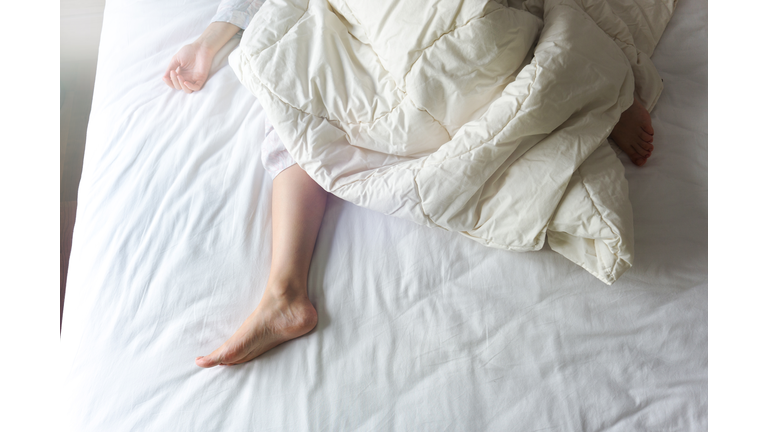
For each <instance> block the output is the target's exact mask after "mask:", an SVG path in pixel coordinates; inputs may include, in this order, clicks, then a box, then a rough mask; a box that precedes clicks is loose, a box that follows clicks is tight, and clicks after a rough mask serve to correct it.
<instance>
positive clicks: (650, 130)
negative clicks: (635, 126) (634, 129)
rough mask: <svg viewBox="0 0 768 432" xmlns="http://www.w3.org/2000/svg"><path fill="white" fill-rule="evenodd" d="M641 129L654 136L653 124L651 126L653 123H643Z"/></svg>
mask: <svg viewBox="0 0 768 432" xmlns="http://www.w3.org/2000/svg"><path fill="white" fill-rule="evenodd" d="M640 128H641V129H643V132H645V133H647V134H648V135H651V136H653V126H651V123H650V122H648V123H643V124H642V125H641V126H640Z"/></svg>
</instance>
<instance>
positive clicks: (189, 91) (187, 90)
mask: <svg viewBox="0 0 768 432" xmlns="http://www.w3.org/2000/svg"><path fill="white" fill-rule="evenodd" d="M179 84H180V85H181V89H182V90H184V93H186V94H190V93H192V90H190V89H189V87H187V86H185V85H184V81H182V78H181V77H179Z"/></svg>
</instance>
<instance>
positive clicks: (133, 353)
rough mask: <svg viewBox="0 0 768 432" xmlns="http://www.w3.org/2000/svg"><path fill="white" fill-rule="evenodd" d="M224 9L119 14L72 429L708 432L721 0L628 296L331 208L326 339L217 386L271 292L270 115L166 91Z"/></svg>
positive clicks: (106, 28) (231, 84) (447, 236)
mask: <svg viewBox="0 0 768 432" xmlns="http://www.w3.org/2000/svg"><path fill="white" fill-rule="evenodd" d="M217 4H218V1H216V0H193V1H173V0H170V1H163V2H129V1H117V0H116V1H108V2H107V5H106V9H105V12H104V25H103V30H102V35H101V42H100V47H99V59H98V66H97V77H96V84H95V89H94V98H93V105H92V109H91V117H90V121H89V125H88V134H87V141H86V151H85V160H84V164H83V174H82V179H81V183H80V189H79V193H78V211H77V213H78V214H77V222H76V224H75V228H74V234H73V242H72V254H71V258H70V268H69V273H68V281H67V296H66V300H65V306H64V307H65V310H66V313H65V318H64V320H63V324H62V335H61V345H62V353H63V355H62V362H61V368H62V371H61V375H62V376H63V377H64V393H65V397H64V401H65V403H66V404H67V407H66V409H65V412H66V418H65V419H64V420H65V421H64V423H65V425H66V427H67V428H68V429H70V430H77V431H91V430H93V431H104V430H109V431H120V430H162V431H176V430H178V431H189V430H200V431H214V430H215V431H230V430H291V431H294V430H295V431H298V430H330V431H336V430H391V431H408V430H419V431H421V430H441V431H442V430H504V431H507V430H520V431H535V430H553V431H554V430H562V431H572V430H584V431H597V430H601V431H628V430H637V431H648V430H659V431H661V430H664V431H699V430H706V428H707V400H708V398H707V370H708V364H707V359H708V357H707V347H708V345H707V283H708V276H707V3H706V2H705V1H703V0H681V1H680V2H679V4H678V6H677V10H676V12H675V14H674V15H673V17H672V20H671V22H670V23H669V26H668V27H667V29H666V31H665V33H664V35H663V37H662V39H661V41H660V43H659V45H658V47H657V49H656V51H655V53H654V55H653V57H652V59H653V61H654V63H655V64H656V66H657V68H658V70H659V73H660V75H661V77H662V78H663V80H664V86H665V89H664V92H663V93H662V95H661V98H660V99H659V101H658V103H657V105H656V107H655V109H654V111H653V112H652V118H653V122H654V128H655V131H656V133H655V142H654V145H655V147H656V151H654V155H653V157H652V158H651V159H650V160H649V161H648V163H647V164H646V166H644V167H642V168H636V167H634V166H633V165H632V164H631V163H630V162H629V160H628V159H627V158H626V157H625V156H624V155H623V154H622V155H620V158H621V160H622V162H623V164H624V166H625V169H626V177H627V180H628V182H629V191H630V199H631V202H632V207H633V214H634V237H635V262H634V265H633V267H632V268H631V269H630V270H628V271H627V272H626V273H625V274H624V275H623V276H622V277H621V279H619V280H618V281H617V282H615V283H614V284H613V285H612V286H610V287H609V286H606V285H605V284H603V283H602V282H600V281H599V280H597V279H596V278H594V277H593V276H592V275H590V274H589V273H587V272H585V271H584V270H583V269H581V268H580V267H578V266H577V265H576V264H573V263H571V262H570V261H567V260H565V259H564V258H563V257H562V256H560V255H558V254H556V253H555V252H553V251H551V250H548V248H547V247H546V246H545V247H544V249H543V250H541V251H538V252H527V253H515V252H509V251H503V250H496V249H491V248H487V247H484V246H483V245H481V244H478V243H476V242H473V241H471V240H469V239H467V238H464V237H462V236H460V235H457V234H455V233H450V232H446V231H442V230H439V229H434V228H428V227H424V226H420V225H417V224H414V223H412V222H409V221H406V220H402V219H397V218H393V217H389V216H386V215H383V214H379V213H376V212H374V211H371V210H366V209H363V208H360V207H356V206H354V205H352V204H350V203H347V202H344V201H342V200H340V199H338V198H335V197H330V198H329V201H328V207H327V210H326V214H325V217H324V219H323V224H322V227H321V230H320V234H319V237H318V241H317V245H316V247H315V254H314V258H313V262H312V267H311V270H310V276H309V296H310V299H311V301H312V302H313V304H314V305H315V307H316V308H317V310H318V315H319V321H318V325H317V327H316V328H315V329H314V330H313V331H311V332H310V333H309V334H307V335H305V336H303V337H301V338H299V339H297V340H294V341H291V342H289V343H286V344H283V345H281V346H279V347H277V348H275V349H273V350H271V351H269V352H268V353H266V354H264V355H263V356H261V357H259V358H258V359H256V360H255V361H252V362H250V363H247V364H244V365H239V366H234V367H217V368H213V369H201V368H198V367H197V366H195V364H194V359H195V357H197V356H199V355H204V354H207V353H209V352H211V351H212V350H213V349H215V348H216V347H218V346H219V345H220V344H221V343H222V342H223V341H224V340H225V339H227V338H228V337H229V336H230V335H231V333H232V332H233V331H234V330H235V329H237V327H238V326H239V325H240V324H241V322H242V321H243V319H244V318H245V317H246V316H248V315H249V314H250V312H251V311H252V310H253V308H254V307H255V305H256V304H257V303H258V300H259V298H260V296H261V293H262V291H263V289H264V283H265V282H266V278H267V274H268V269H269V259H270V257H269V251H270V242H271V233H270V232H271V230H270V227H271V222H270V210H271V206H270V201H271V180H270V177H269V176H268V175H267V174H266V173H265V171H264V169H263V167H262V165H261V161H260V144H261V141H262V140H263V137H264V123H265V122H264V120H265V118H264V115H265V114H264V110H263V109H262V107H261V105H260V104H259V102H258V100H257V99H256V98H255V97H254V96H253V95H251V93H250V92H249V91H248V90H247V89H246V88H245V87H243V86H242V85H241V84H240V82H239V81H238V79H237V78H236V76H235V74H234V72H233V71H232V70H231V69H230V67H229V66H228V65H227V62H226V55H225V54H226V53H227V52H229V51H231V50H232V49H234V47H235V45H236V43H237V40H236V39H235V40H233V41H231V42H230V43H229V45H228V46H227V47H226V48H225V50H224V51H223V52H222V53H220V55H219V56H218V58H217V60H216V61H215V63H214V69H215V70H216V72H215V73H214V74H213V75H212V77H211V78H210V80H209V81H208V83H207V84H206V87H205V89H204V90H203V91H201V92H197V93H194V94H192V95H186V94H183V93H181V92H176V91H172V90H170V89H169V88H168V87H166V86H165V84H164V83H163V82H162V81H161V80H160V77H161V75H162V73H163V72H164V68H165V66H166V65H167V62H168V60H169V59H170V57H171V56H172V55H173V54H174V53H175V52H176V50H178V48H179V47H181V46H182V45H184V44H186V43H189V42H191V41H192V40H194V38H196V37H197V36H198V35H199V34H200V33H201V32H202V30H203V29H204V28H205V26H206V25H207V24H208V22H209V19H210V17H211V16H213V14H214V12H215V10H216V7H217Z"/></svg>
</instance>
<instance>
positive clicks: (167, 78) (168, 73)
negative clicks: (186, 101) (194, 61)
mask: <svg viewBox="0 0 768 432" xmlns="http://www.w3.org/2000/svg"><path fill="white" fill-rule="evenodd" d="M163 82H164V83H165V84H166V85H167V86H168V87H170V88H173V83H172V82H171V71H169V70H167V71H165V75H163Z"/></svg>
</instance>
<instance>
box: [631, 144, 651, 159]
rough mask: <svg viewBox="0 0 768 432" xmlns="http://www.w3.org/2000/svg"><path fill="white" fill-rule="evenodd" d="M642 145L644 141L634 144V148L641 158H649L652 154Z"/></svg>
mask: <svg viewBox="0 0 768 432" xmlns="http://www.w3.org/2000/svg"><path fill="white" fill-rule="evenodd" d="M641 143H642V141H640V140H638V141H636V142H634V143H632V148H633V149H634V150H635V152H636V153H637V154H638V155H639V156H640V157H648V156H649V155H650V154H651V152H650V151H648V150H646V149H644V148H643V146H642V144H641Z"/></svg>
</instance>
